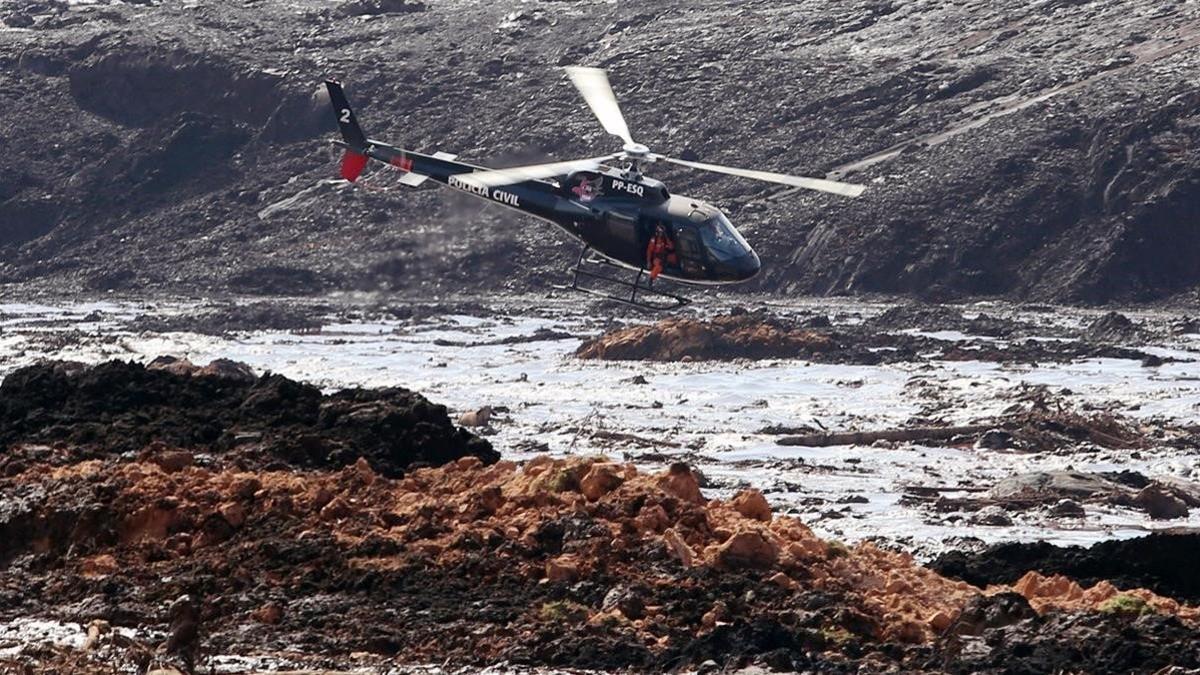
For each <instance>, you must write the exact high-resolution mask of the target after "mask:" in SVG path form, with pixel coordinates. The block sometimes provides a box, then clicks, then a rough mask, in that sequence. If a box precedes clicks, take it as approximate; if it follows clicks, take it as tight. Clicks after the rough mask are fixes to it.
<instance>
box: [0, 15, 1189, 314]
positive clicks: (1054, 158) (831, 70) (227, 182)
mask: <svg viewBox="0 0 1200 675" xmlns="http://www.w3.org/2000/svg"><path fill="white" fill-rule="evenodd" d="M0 15H2V16H0V20H2V21H3V22H4V23H5V24H6V25H7V26H9V27H14V28H12V29H7V30H3V31H0V65H2V66H3V68H4V70H5V72H6V73H8V74H9V77H8V78H7V80H6V83H5V85H4V86H5V94H6V100H7V101H9V104H7V105H6V106H4V108H3V110H0V131H2V133H0V223H3V225H4V227H3V228H0V281H7V282H21V283H24V284H26V287H27V288H40V289H52V290H59V291H67V292H73V291H78V290H80V289H94V290H108V289H129V290H138V289H146V288H153V289H156V290H157V289H164V288H169V289H173V290H190V291H201V290H209V289H217V290H227V291H233V292H252V293H315V292H320V291H324V290H328V289H333V288H372V289H373V288H389V289H398V290H403V291H409V292H414V293H415V292H420V293H428V292H431V291H437V290H459V289H478V288H488V289H494V288H510V289H515V290H528V289H530V288H537V287H541V286H543V285H545V284H546V283H547V282H548V277H547V275H548V274H549V275H555V273H556V272H558V271H559V270H561V269H563V267H564V266H565V265H566V264H567V262H568V261H569V259H570V256H571V254H570V252H568V251H566V250H563V249H562V247H561V245H562V244H563V243H564V241H565V240H564V238H563V236H562V235H560V234H559V233H557V232H556V231H554V230H552V229H551V228H550V227H549V226H541V225H536V224H532V223H531V222H530V221H528V220H526V219H524V218H522V217H521V216H518V215H515V214H512V213H509V212H505V211H503V210H502V209H500V208H498V207H495V206H486V205H480V204H476V203H474V202H472V201H469V200H468V199H467V198H464V197H461V196H458V195H451V194H445V193H443V192H439V191H435V190H418V191H405V190H399V189H398V190H396V191H379V190H366V189H358V190H351V189H348V188H346V187H345V186H344V185H340V184H337V183H330V182H322V181H323V180H324V179H326V178H328V177H330V176H332V175H333V170H334V166H335V164H334V161H333V157H332V155H331V153H330V151H329V150H328V149H327V146H326V141H327V140H328V139H329V137H330V134H329V131H330V122H331V120H330V119H329V117H330V115H329V114H328V111H327V110H325V109H324V104H323V101H321V100H320V99H319V98H314V93H315V92H316V91H317V85H318V84H319V81H320V80H321V79H322V78H324V77H327V76H333V77H338V78H342V79H344V80H345V81H346V82H347V84H348V87H349V89H350V92H351V95H352V96H353V97H354V98H355V100H356V101H357V102H358V106H359V107H360V108H361V111H360V117H361V118H362V119H363V120H364V121H365V123H366V125H367V127H368V131H369V132H370V133H371V134H372V135H375V136H378V137H381V138H387V139H390V140H394V141H396V142H402V143H405V144H408V145H411V146H412V147H416V148H420V149H424V150H427V151H432V150H436V149H442V150H446V151H451V152H457V153H460V154H461V155H462V156H464V157H465V158H469V159H475V160H480V161H497V162H519V161H525V160H532V159H539V158H543V157H549V156H553V157H556V158H565V157H570V156H577V155H583V154H586V153H592V154H594V153H595V152H596V151H598V150H602V149H603V150H608V149H610V148H611V142H610V139H609V138H608V137H607V136H606V135H605V134H604V133H603V132H602V131H601V130H600V128H599V126H598V124H597V123H596V122H595V120H594V119H593V118H592V117H591V115H590V113H588V112H587V111H586V110H585V109H584V108H583V107H582V105H581V103H580V101H579V100H578V97H577V95H576V94H575V92H574V91H573V90H572V89H571V88H570V87H569V86H568V85H567V84H566V83H565V81H564V79H563V77H562V75H561V73H560V72H559V71H557V70H556V68H555V67H556V66H557V65H563V64H573V63H581V64H589V65H600V66H604V67H606V68H608V69H609V70H610V71H611V74H612V77H613V80H614V82H615V84H616V88H617V91H618V95H619V96H620V97H621V98H622V99H623V101H625V108H626V113H627V116H628V117H629V121H630V124H631V126H632V127H633V128H634V129H636V130H637V133H638V137H639V139H640V140H643V141H645V142H646V143H647V144H649V145H650V146H651V147H653V148H655V149H658V150H661V151H665V152H667V151H669V152H673V153H677V154H682V155H683V156H684V157H690V156H692V155H695V156H698V157H702V158H705V159H710V160H713V161H717V162H724V163H730V164H735V165H738V164H740V165H755V166H759V167H762V168H766V169H775V170H783V171H794V172H803V173H809V174H818V175H819V174H824V173H826V172H836V173H837V174H838V175H841V176H843V177H845V178H847V179H850V180H855V181H860V182H864V183H867V184H869V185H870V186H871V188H872V189H871V190H870V191H869V192H868V193H867V195H866V196H864V197H863V198H861V199H858V200H852V201H851V200H843V199H839V198H835V197H831V196H826V195H815V194H791V195H787V196H785V197H782V198H779V199H777V200H773V199H772V198H773V197H774V196H776V195H779V194H780V192H781V191H780V190H777V189H774V188H769V187H764V186H760V185H758V184H753V183H749V182H745V181H739V180H735V179H729V178H717V177H713V176H703V175H694V174H688V173H685V172H684V171H683V170H675V169H668V168H666V167H655V169H656V171H655V173H656V174H657V175H659V176H660V177H662V178H664V179H666V180H668V184H669V185H671V186H672V187H673V189H674V190H675V191H676V192H680V193H683V194H695V195H697V196H701V197H705V198H709V199H712V200H715V201H717V202H719V203H721V204H722V205H724V206H726V207H727V210H728V211H729V213H730V215H731V217H732V218H733V219H734V221H735V222H736V223H738V224H740V225H741V226H742V228H743V229H744V230H745V232H746V234H747V235H748V237H749V238H750V239H751V240H752V241H753V242H755V243H756V244H757V246H758V248H759V250H760V252H761V253H762V254H763V256H762V257H763V258H764V260H765V268H764V272H763V273H762V274H761V275H760V277H759V278H758V279H757V280H756V281H754V282H752V283H750V284H748V285H747V286H746V288H748V289H750V290H760V291H769V292H776V293H785V294H793V293H818V294H824V293H845V292H870V291H883V292H899V293H910V294H915V295H923V296H933V297H947V298H954V297H962V296H965V295H1005V296H1011V297H1022V298H1038V299H1054V300H1066V301H1082V302H1103V301H1108V300H1122V301H1146V300H1154V299H1158V298H1163V297H1168V296H1172V295H1175V294H1179V293H1191V292H1194V291H1195V289H1196V288H1197V285H1198V284H1200V266H1197V265H1196V264H1195V260H1196V259H1197V258H1198V254H1200V240H1197V238H1196V237H1194V236H1192V234H1193V232H1192V230H1193V229H1194V226H1195V214H1196V204H1197V203H1198V200H1200V180H1198V179H1197V177H1196V176H1197V171H1196V170H1197V167H1198V166H1200V152H1198V150H1197V148H1198V141H1200V123H1198V122H1200V118H1197V116H1196V115H1195V112H1194V111H1195V110H1196V108H1197V104H1198V103H1200V93H1197V92H1196V90H1195V87H1194V81H1195V79H1196V75H1197V70H1198V68H1200V62H1198V59H1200V56H1198V53H1197V50H1196V49H1194V47H1195V45H1196V43H1197V39H1198V37H1197V32H1196V28H1197V26H1198V25H1200V23H1198V22H1200V10H1197V9H1196V7H1194V6H1191V5H1187V4H1178V3H1173V2H1168V1H1166V0H1155V1H1153V2H1145V3H1138V4H1137V5H1136V6H1131V5H1130V4H1129V3H1126V2H1118V1H1117V0H1106V1H1100V2H1088V3H1079V2H1060V1H1057V0H1051V1H1048V2H1041V3H1035V4H1029V3H1023V2H1016V1H1011V2H1001V3H992V2H984V1H983V0H971V1H970V2H965V3H894V2H878V1H876V0H871V1H869V2H859V1H844V2H835V3H827V2H817V1H816V0H806V1H804V2H798V3H787V4H784V5H780V4H779V3H774V2H749V3H747V2H720V1H714V0H706V1H705V2H700V3H692V2H688V3H679V2H664V3H652V4H650V5H645V4H640V3H635V4H629V3H617V4H603V3H602V4H583V3H539V4H535V5H530V4H527V3H519V2H516V0H501V1H500V2H489V3H482V2H475V1H467V2H453V3H451V2H437V1H432V0H431V1H430V2H428V3H422V2H418V1H417V0H409V1H408V2H392V1H382V0H377V1H368V0H352V1H349V2H340V3H329V2H319V1H317V0H300V1H299V2H282V0H263V1H262V2H256V3H251V4H246V3H234V2H213V3H189V4H182V5H181V4H178V3H163V4H162V5H155V4H154V3H130V4H114V5H108V4H105V3H99V4H96V5H87V6H77V7H73V8H69V7H68V6H67V4H66V3H65V2H61V1H60V0H41V1H39V2H32V3H20V6H15V5H12V4H9V5H6V6H5V8H4V9H3V10H0ZM658 169H661V171H659V170H658ZM369 181H371V182H374V183H375V184H376V185H377V186H385V187H386V186H389V185H394V183H393V178H392V177H390V176H386V175H380V176H376V177H375V178H374V179H369ZM526 226H527V227H526ZM555 278H557V277H556V276H555Z"/></svg>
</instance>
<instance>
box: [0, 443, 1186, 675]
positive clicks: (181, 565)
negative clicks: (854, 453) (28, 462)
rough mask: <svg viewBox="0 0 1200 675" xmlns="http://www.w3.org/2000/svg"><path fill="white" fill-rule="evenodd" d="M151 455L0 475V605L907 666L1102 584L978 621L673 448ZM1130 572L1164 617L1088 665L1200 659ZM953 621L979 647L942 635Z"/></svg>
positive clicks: (257, 635)
mask: <svg viewBox="0 0 1200 675" xmlns="http://www.w3.org/2000/svg"><path fill="white" fill-rule="evenodd" d="M161 459H162V458H161V457H160V456H158V455H156V454H151V455H150V456H148V457H146V458H145V460H138V461H121V460H120V459H118V458H113V457H109V458H106V459H103V460H91V461H86V462H82V463H78V464H75V465H71V466H66V467H63V466H58V467H56V466H51V465H44V464H41V465H36V466H31V467H29V468H28V469H27V470H26V471H24V472H23V473H21V474H18V475H15V476H10V477H8V478H0V490H2V491H3V492H4V493H5V494H12V495H24V496H25V497H23V498H17V499H14V500H11V502H10V503H9V505H7V506H6V507H5V508H4V510H3V511H2V512H0V620H7V619H11V618H14V617H20V616H49V617H52V618H57V619H64V620H74V621H79V622H82V623H84V624H85V625H86V624H88V623H89V622H91V621H93V620H96V619H101V620H104V621H107V622H110V623H111V624H113V625H119V626H132V627H137V628H140V629H143V630H145V629H156V628H157V629H164V628H166V627H167V624H168V622H169V620H170V617H171V616H172V615H173V614H174V612H173V610H171V609H169V608H170V607H171V606H172V603H174V605H175V606H176V607H177V606H178V605H179V601H178V600H177V599H178V598H179V597H180V596H181V595H184V594H187V595H189V596H190V597H191V598H192V599H194V602H195V603H196V605H197V607H198V609H197V610H196V612H195V614H196V618H197V621H196V623H197V624H198V627H196V630H194V631H192V632H191V633H189V635H191V634H193V633H194V634H195V635H197V636H198V637H196V638H195V639H193V640H191V641H190V642H182V644H183V646H180V643H181V641H180V640H176V642H175V646H173V647H172V646H171V645H167V648H166V649H165V651H167V652H172V650H174V652H176V653H179V654H180V655H181V657H187V656H194V655H195V652H199V653H200V658H201V660H202V659H203V655H204V654H214V653H243V654H245V653H257V654H263V653H280V652H292V653H295V652H304V653H309V654H313V653H321V654H323V655H325V656H326V657H327V658H328V659H330V660H331V661H336V660H337V659H339V658H346V657H348V656H349V655H351V654H354V653H361V652H368V653H372V654H377V655H383V656H396V657H398V658H400V659H402V660H403V662H405V663H419V662H444V661H447V660H448V661H450V662H451V663H464V664H466V663H470V664H482V663H495V662H498V661H508V662H511V663H516V664H529V665H547V666H578V667H591V668H604V669H618V668H637V669H648V670H665V669H670V668H677V667H684V666H688V665H696V664H700V663H702V662H704V661H706V660H710V659H712V660H717V661H719V662H720V663H721V664H724V665H726V666H732V665H737V664H743V663H748V662H759V663H764V664H766V665H769V666H770V667H772V668H774V669H784V670H803V669H817V670H820V671H822V672H862V671H863V670H864V669H865V670H866V671H870V672H878V671H882V670H889V669H893V670H894V669H897V668H899V669H902V670H905V671H909V672H920V671H924V670H928V669H933V670H941V669H944V668H954V667H955V664H957V663H959V661H960V660H961V659H962V658H964V656H963V655H964V654H965V655H967V656H969V657H970V658H972V659H980V658H984V657H986V658H990V659H994V660H995V661H996V662H999V663H1003V662H1004V659H1005V656H1006V655H1005V654H1002V653H999V652H998V651H997V650H995V649H991V648H989V647H988V646H987V645H990V644H992V643H994V642H1000V641H1003V640H1006V639H1007V640H1009V642H1010V643H1011V645H1010V646H1009V647H1007V649H1008V650H1009V651H1010V652H1013V653H1020V652H1021V651H1022V650H1023V647H1022V644H1023V643H1021V642H1020V641H1018V640H1016V639H1015V638H1012V639H1009V638H1008V637H1006V636H1008V635H1010V634H1011V633H1012V631H1017V630H1022V631H1026V632H1027V633H1031V634H1036V635H1037V636H1038V639H1041V640H1045V641H1051V640H1055V639H1056V637H1055V636H1056V635H1058V639H1060V640H1061V638H1062V635H1061V634H1056V633H1054V632H1052V630H1050V631H1048V630H1041V631H1038V630H1033V629H1032V628H1030V627H1029V626H1031V625H1036V626H1051V627H1053V626H1054V625H1055V623H1054V622H1055V621H1059V619H1055V618H1054V617H1055V614H1056V613H1057V612H1059V611H1060V610H1062V609H1068V610H1069V611H1071V612H1074V613H1082V614H1083V615H1084V616H1088V615H1090V614H1091V613H1092V612H1095V611H1103V606H1102V605H1103V603H1104V602H1109V603H1111V602H1112V598H1113V596H1112V594H1109V595H1107V596H1104V594H1103V593H1100V592H1095V593H1092V594H1091V595H1089V594H1087V593H1083V592H1081V591H1079V590H1078V587H1076V586H1072V585H1071V583H1070V582H1069V581H1066V580H1063V581H1059V580H1041V581H1038V580H1036V579H1033V580H1027V581H1025V582H1023V584H1018V585H1017V587H1016V588H1015V590H1016V591H1018V592H1026V593H1029V597H1028V598H1026V597H1025V596H1023V595H1022V596H1016V597H1017V598H1019V599H1020V602H1023V603H1025V604H1024V605H1023V606H1024V607H1026V608H1027V610H1026V611H1024V612H1023V613H1022V612H1013V613H1010V614H1006V615H1005V616H1003V617H1000V618H999V619H997V617H995V616H993V615H992V614H994V613H991V614H989V613H988V612H983V613H982V617H983V618H982V619H979V618H978V617H973V615H971V614H969V613H965V612H964V610H965V609H969V608H970V607H972V606H974V605H978V604H979V603H980V602H982V601H983V600H982V599H983V598H984V597H985V596H984V595H983V592H982V591H980V590H979V589H978V588H975V587H972V586H970V585H968V584H966V583H964V582H961V581H955V580H950V579H947V578H945V577H943V576H941V575H939V574H937V573H935V572H933V571H931V570H928V569H925V568H922V567H920V566H917V565H915V564H914V562H913V560H912V559H911V557H909V556H907V555H904V554H901V553H895V552H889V551H883V550H880V549H878V548H876V547H874V546H873V545H871V544H865V543H864V544H859V545H856V546H853V547H846V546H844V545H841V544H838V543H836V542H827V541H823V540H821V539H819V538H817V537H816V536H814V535H813V533H812V532H811V531H810V530H809V529H808V528H807V527H805V526H804V525H803V524H802V523H800V522H799V521H797V520H795V519H792V518H787V517H775V516H773V514H772V513H771V511H770V509H769V507H768V506H767V504H766V502H765V500H764V499H763V498H762V495H760V494H758V493H757V492H754V491H746V492H742V493H740V494H738V495H737V496H735V497H734V498H733V499H731V500H729V501H727V502H725V501H717V500H706V499H705V498H704V497H703V495H702V494H701V492H700V489H699V487H698V483H697V480H696V477H695V475H694V474H693V473H692V472H691V471H690V470H689V469H688V468H687V467H685V466H682V465H677V466H674V467H672V468H671V469H670V470H668V471H666V472H663V473H660V474H647V473H641V472H639V471H637V470H636V469H635V468H634V467H632V466H631V465H620V464H614V463H610V462H607V461H605V460H602V459H573V460H552V459H550V458H547V457H538V458H535V459H533V460H531V461H529V462H528V463H527V464H526V465H525V466H524V467H523V468H522V469H518V468H517V467H516V465H514V464H513V463H511V462H499V463H497V464H494V465H492V466H485V465H483V463H482V462H480V461H479V460H478V459H475V458H464V459H461V460H458V461H457V462H454V463H451V464H447V465H445V466H443V467H440V468H433V469H421V470H417V471H413V472H411V473H409V474H408V475H407V476H405V477H404V478H403V479H389V478H386V477H383V476H380V475H377V474H376V472H375V471H374V470H373V469H372V468H371V466H370V464H369V463H368V462H367V461H366V460H360V461H358V462H356V463H355V465H353V466H350V467H346V468H344V469H341V470H340V471H321V472H309V473H297V472H280V471H257V472H244V471H237V470H231V469H225V470H218V469H209V468H203V467H197V466H188V467H183V468H174V467H170V466H167V465H166V464H165V463H164V462H162V461H161ZM1035 582H1036V583H1035ZM30 588H35V589H37V592H35V593H30V592H29V589H30ZM1009 590H1011V589H1008V588H997V589H991V590H990V591H989V592H991V593H997V592H1005V591H1009ZM1138 593H1139V595H1138V598H1140V599H1141V605H1138V606H1139V607H1141V606H1145V607H1146V608H1148V609H1147V611H1146V612H1144V613H1142V614H1145V615H1147V616H1149V615H1155V616H1156V617H1159V616H1160V617H1161V618H1156V619H1154V620H1157V621H1160V622H1161V623H1163V625H1169V627H1170V632H1169V633H1168V632H1166V629H1165V628H1164V629H1163V630H1162V631H1159V632H1157V633H1155V634H1154V635H1151V636H1146V635H1142V634H1141V633H1139V632H1138V631H1139V630H1141V629H1134V630H1131V629H1130V628H1129V626H1130V624H1131V622H1134V621H1135V620H1136V621H1143V620H1146V618H1145V616H1142V614H1139V615H1138V618H1136V619H1135V617H1132V616H1126V615H1125V614H1122V615H1121V616H1120V617H1118V618H1116V619H1112V620H1108V621H1106V622H1105V623H1104V625H1105V626H1106V628H1105V632H1104V633H1103V637H1104V638H1105V639H1107V640H1109V641H1110V642H1111V643H1112V644H1113V645H1114V647H1113V649H1114V650H1122V651H1121V654H1122V656H1121V658H1119V659H1113V660H1112V661H1111V663H1100V664H1097V666H1098V667H1097V668H1095V669H1094V670H1095V672H1122V671H1126V672H1127V671H1128V670H1130V669H1131V668H1132V669H1136V668H1141V667H1144V666H1146V665H1154V666H1158V665H1163V664H1167V663H1172V662H1177V663H1180V664H1182V665H1191V666H1195V665H1200V658H1195V655H1194V654H1192V653H1191V651H1194V650H1191V651H1189V650H1188V649H1179V648H1178V646H1170V645H1168V644H1163V643H1162V642H1161V640H1160V641H1159V642H1156V641H1155V638H1156V637H1162V636H1171V637H1173V638H1184V637H1187V638H1188V639H1192V637H1193V636H1195V635H1196V632H1195V629H1194V627H1193V623H1192V622H1194V621H1195V619H1196V616H1195V610H1194V609H1192V608H1189V607H1182V606H1180V605H1178V604H1177V603H1174V602H1173V601H1171V600H1169V599H1166V598H1160V597H1157V596H1154V595H1153V594H1150V593H1149V592H1144V591H1139V592H1138ZM1009 595H1014V594H1012V593H1009ZM1102 596H1103V597H1102ZM1122 602H1126V601H1122ZM1031 603H1032V605H1031ZM1122 606H1124V605H1122ZM964 617H965V618H964ZM1118 619H1119V620H1118ZM967 623H970V626H967V625H966V624H967ZM1139 625H1140V624H1139ZM953 626H956V627H957V628H955V630H956V631H957V633H955V634H956V635H957V634H961V635H967V634H972V635H979V636H982V642H983V644H982V646H981V647H980V648H979V649H974V650H965V651H963V652H962V654H959V653H958V652H954V651H951V650H948V649H945V648H943V647H940V646H939V645H940V644H941V640H942V639H943V638H945V636H947V635H949V634H950V633H948V632H947V631H948V629H950V628H951V627H953ZM968 628H969V630H968ZM1064 630H1065V629H1064ZM996 631H1007V632H1003V633H996ZM178 632H179V629H178V628H176V629H171V633H172V634H176V633H178ZM150 647H151V648H153V645H150ZM980 649H982V652H981V651H980ZM1052 656H1053V655H1052ZM1069 659H1070V654H1068V653H1065V652H1064V653H1062V654H1059V655H1057V656H1053V657H1046V659H1044V663H1043V665H1046V666H1048V667H1049V670H1055V669H1062V668H1065V667H1068V666H1070V665H1071V661H1070V660H1069ZM327 665H328V664H327ZM960 669H963V670H965V669H966V668H960Z"/></svg>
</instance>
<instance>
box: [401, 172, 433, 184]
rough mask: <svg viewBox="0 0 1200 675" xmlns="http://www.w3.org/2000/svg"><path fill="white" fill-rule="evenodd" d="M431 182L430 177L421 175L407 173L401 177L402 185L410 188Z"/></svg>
mask: <svg viewBox="0 0 1200 675" xmlns="http://www.w3.org/2000/svg"><path fill="white" fill-rule="evenodd" d="M427 180H429V176H426V175H423V174H419V173H406V174H404V175H403V176H401V177H400V184H401V185H407V186H408V187H417V186H418V185H420V184H421V183H424V182H425V181H427Z"/></svg>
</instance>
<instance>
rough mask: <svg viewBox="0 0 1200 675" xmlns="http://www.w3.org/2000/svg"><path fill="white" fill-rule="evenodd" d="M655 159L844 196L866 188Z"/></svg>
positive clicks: (684, 161) (673, 159) (820, 179)
mask: <svg viewBox="0 0 1200 675" xmlns="http://www.w3.org/2000/svg"><path fill="white" fill-rule="evenodd" d="M656 159H661V160H662V161H664V162H671V163H672V164H679V165H681V166H687V167H691V168H693V169H700V170H701V171H712V172H715V173H724V174H728V175H730V176H741V177H742V178H753V179H754V180H761V181H766V182H768V183H779V184H781V185H791V186H792V187H798V188H805V189H807V190H818V191H820V192H830V193H832V194H835V195H842V196H844V197H857V196H859V195H860V194H862V193H863V190H866V189H867V188H866V187H865V186H863V185H855V184H853V183H840V182H838V181H835V180H825V179H824V178H806V177H804V176H789V175H788V174H785V173H774V172H771V171H756V170H754V169H738V168H735V167H732V166H721V165H720V164H705V163H704V162H689V161H688V160H686V159H676V158H674V157H666V156H662V155H659V156H657V157H656Z"/></svg>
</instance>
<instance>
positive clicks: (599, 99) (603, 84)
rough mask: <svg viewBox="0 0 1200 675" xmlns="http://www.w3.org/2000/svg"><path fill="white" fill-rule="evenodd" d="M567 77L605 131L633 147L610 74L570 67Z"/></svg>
mask: <svg viewBox="0 0 1200 675" xmlns="http://www.w3.org/2000/svg"><path fill="white" fill-rule="evenodd" d="M566 71H567V77H570V78H571V82H572V83H573V84H574V85H575V88H576V89H578V90H579V93H580V94H581V95H582V96H583V100H585V101H587V104H588V106H589V107H590V108H591V109H592V112H593V113H595V114H596V119H598V120H600V124H601V125H603V126H604V130H605V131H607V132H608V133H610V134H612V135H613V136H620V137H621V139H622V140H623V141H625V143H626V144H627V145H633V137H631V136H630V135H629V127H628V125H626V124H625V116H624V115H622V114H621V106H620V105H619V104H618V103H617V97H616V95H615V94H613V90H612V85H610V84H609V83H608V74H607V73H605V72H604V71H603V70H601V69H600V68H583V67H580V66H568V67H567V68H566Z"/></svg>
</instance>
